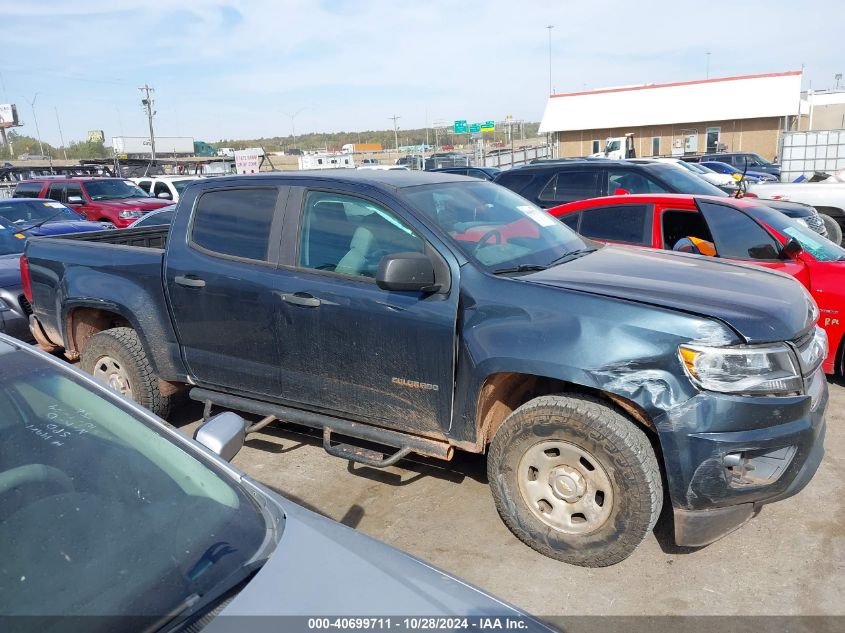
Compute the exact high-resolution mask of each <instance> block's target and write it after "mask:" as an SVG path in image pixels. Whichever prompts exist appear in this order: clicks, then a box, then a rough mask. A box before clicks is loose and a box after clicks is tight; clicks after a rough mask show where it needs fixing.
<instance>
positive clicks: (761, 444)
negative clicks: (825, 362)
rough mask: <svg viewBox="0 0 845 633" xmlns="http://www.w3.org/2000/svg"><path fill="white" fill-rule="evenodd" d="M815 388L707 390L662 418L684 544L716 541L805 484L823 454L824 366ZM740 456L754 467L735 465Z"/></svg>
mask: <svg viewBox="0 0 845 633" xmlns="http://www.w3.org/2000/svg"><path fill="white" fill-rule="evenodd" d="M809 391H810V392H812V393H814V394H815V395H814V397H813V398H812V399H811V397H810V396H795V397H778V398H760V397H741V396H729V395H725V394H716V393H705V392H701V393H699V394H698V395H696V396H695V397H693V398H692V399H691V400H689V401H688V402H687V403H685V404H683V405H681V406H679V407H676V408H675V409H674V410H671V411H669V412H667V414H666V415H664V416H661V418H660V419H658V420H656V423H657V429H658V432H659V434H660V440H661V445H662V446H663V456H664V464H665V467H666V478H667V483H668V487H669V494H670V497H671V499H672V506H673V512H674V515H675V540H676V542H677V543H678V545H687V546H700V545H706V544H708V543H712V542H713V541H715V540H717V539H719V538H721V537H722V536H724V535H725V534H727V533H729V532H731V531H733V530H735V529H736V528H738V527H739V526H741V525H742V524H743V523H745V522H746V521H747V520H748V519H750V518H751V517H752V516H753V515H754V514H755V513H756V512H757V511H759V509H760V508H761V507H762V506H763V505H764V504H767V503H773V502H775V501H780V500H781V499H785V498H787V497H789V496H792V495H794V494H796V493H798V492H799V491H800V490H801V489H802V488H804V486H806V485H807V483H808V482H809V481H810V479H812V477H813V475H814V474H815V472H816V470H817V469H818V466H819V463H820V462H821V459H822V456H823V454H824V435H825V422H824V414H825V410H826V408H827V401H828V393H827V382H826V381H825V378H824V374H823V373H822V372H821V371H817V372H816V373H815V375H814V376H813V378H812V379H811V381H810V385H809ZM772 456H775V457H777V459H773V457H772ZM738 457H739V458H741V460H742V463H743V464H750V465H751V466H753V467H754V468H755V470H748V471H747V472H745V471H744V470H742V471H741V472H739V473H738V472H737V471H736V470H735V469H732V468H730V467H729V465H730V464H731V461H730V460H732V459H733V460H736V459H737V458H738ZM760 458H763V461H762V463H761V461H760ZM746 460H747V461H746ZM772 463H775V464H777V466H776V467H772V471H771V472H770V473H769V472H768V471H767V468H769V466H770V465H771V464H772Z"/></svg>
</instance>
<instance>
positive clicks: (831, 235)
mask: <svg viewBox="0 0 845 633" xmlns="http://www.w3.org/2000/svg"><path fill="white" fill-rule="evenodd" d="M819 215H820V216H821V219H822V222H824V228H826V229H827V239H829V240H830V241H831V242H833V243H834V244H836V245H840V244H842V227H841V226H839V222H837V221H836V220H835V219H834V218H832V217H830V216H829V215H827V214H826V213H819Z"/></svg>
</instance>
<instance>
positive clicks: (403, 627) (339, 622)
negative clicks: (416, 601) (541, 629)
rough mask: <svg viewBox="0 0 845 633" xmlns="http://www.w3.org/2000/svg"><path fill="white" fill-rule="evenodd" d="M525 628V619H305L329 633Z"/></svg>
mask: <svg viewBox="0 0 845 633" xmlns="http://www.w3.org/2000/svg"><path fill="white" fill-rule="evenodd" d="M527 628H528V622H527V619H525V618H520V617H518V616H516V617H501V616H493V617H486V616H474V617H470V618H463V617H455V618H449V617H407V618H396V617H392V618H391V617H374V618H364V617H346V618H308V629H309V630H314V631H319V630H330V629H348V630H367V629H374V630H394V631H459V630H468V631H472V630H477V631H495V630H500V631H504V630H511V631H518V630H523V629H527Z"/></svg>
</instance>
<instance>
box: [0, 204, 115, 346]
mask: <svg viewBox="0 0 845 633" xmlns="http://www.w3.org/2000/svg"><path fill="white" fill-rule="evenodd" d="M106 228H112V225H111V224H110V223H108V222H105V223H104V222H88V221H87V220H85V219H84V218H83V217H82V216H80V215H79V214H78V213H77V212H76V211H74V210H73V209H70V208H68V207H66V206H65V205H63V204H61V203H60V202H54V201H52V200H44V199H42V198H10V199H8V200H0V332H5V333H7V334H9V335H11V336H14V337H15V338H19V339H21V340H24V341H31V340H32V335H31V333H30V331H29V315H30V313H31V312H32V310H31V308H30V306H29V303H28V302H27V300H26V298H25V297H24V296H23V289H22V287H21V274H20V256H21V253H23V248H24V246H25V245H26V240H27V238H29V237H32V236H41V235H59V234H62V233H79V232H83V231H102V230H103V229H106Z"/></svg>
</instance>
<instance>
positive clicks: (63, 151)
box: [53, 106, 67, 160]
mask: <svg viewBox="0 0 845 633" xmlns="http://www.w3.org/2000/svg"><path fill="white" fill-rule="evenodd" d="M53 109H54V110H55V111H56V123H58V124H59V139H60V140H61V141H62V154H64V156H65V160H67V147H65V136H64V134H62V122H61V121H60V120H59V108H58V106H53Z"/></svg>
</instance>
